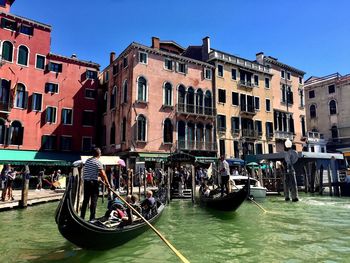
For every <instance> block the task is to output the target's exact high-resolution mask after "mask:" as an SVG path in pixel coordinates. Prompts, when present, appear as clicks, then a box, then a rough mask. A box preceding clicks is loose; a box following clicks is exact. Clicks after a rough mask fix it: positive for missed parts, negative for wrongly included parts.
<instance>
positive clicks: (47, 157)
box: [0, 150, 80, 166]
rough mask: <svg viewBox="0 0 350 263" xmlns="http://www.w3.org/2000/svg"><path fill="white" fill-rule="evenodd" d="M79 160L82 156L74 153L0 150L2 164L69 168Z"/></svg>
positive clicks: (0, 162)
mask: <svg viewBox="0 0 350 263" xmlns="http://www.w3.org/2000/svg"><path fill="white" fill-rule="evenodd" d="M79 159H80V155H77V154H73V153H61V152H38V151H26V150H0V164H7V163H9V164H13V165H25V164H29V165H59V166H68V165H71V163H72V162H74V161H76V160H79Z"/></svg>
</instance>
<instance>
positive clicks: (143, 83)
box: [137, 77, 147, 102]
mask: <svg viewBox="0 0 350 263" xmlns="http://www.w3.org/2000/svg"><path fill="white" fill-rule="evenodd" d="M137 87H138V88H137V100H138V101H143V102H145V101H147V80H146V79H145V78H144V77H139V78H138V80H137Z"/></svg>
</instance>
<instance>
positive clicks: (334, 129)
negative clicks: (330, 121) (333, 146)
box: [331, 125, 338, 139]
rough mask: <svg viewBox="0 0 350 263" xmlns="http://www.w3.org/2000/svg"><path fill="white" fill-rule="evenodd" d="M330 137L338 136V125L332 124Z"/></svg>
mask: <svg viewBox="0 0 350 263" xmlns="http://www.w3.org/2000/svg"><path fill="white" fill-rule="evenodd" d="M331 133H332V138H333V139H335V138H338V127H337V126H335V125H333V126H332V128H331Z"/></svg>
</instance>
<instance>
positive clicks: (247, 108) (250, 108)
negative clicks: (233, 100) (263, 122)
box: [241, 104, 256, 115]
mask: <svg viewBox="0 0 350 263" xmlns="http://www.w3.org/2000/svg"><path fill="white" fill-rule="evenodd" d="M241 113H243V114H247V115H255V114H256V110H255V107H254V105H251V104H248V105H244V104H243V105H241Z"/></svg>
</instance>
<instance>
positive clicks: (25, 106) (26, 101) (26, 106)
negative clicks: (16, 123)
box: [23, 91, 28, 109]
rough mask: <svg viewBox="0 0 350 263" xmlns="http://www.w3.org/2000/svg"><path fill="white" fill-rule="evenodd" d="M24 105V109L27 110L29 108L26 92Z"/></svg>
mask: <svg viewBox="0 0 350 263" xmlns="http://www.w3.org/2000/svg"><path fill="white" fill-rule="evenodd" d="M23 99H24V103H23V108H24V109H27V108H28V91H26V92H24V98H23Z"/></svg>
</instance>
